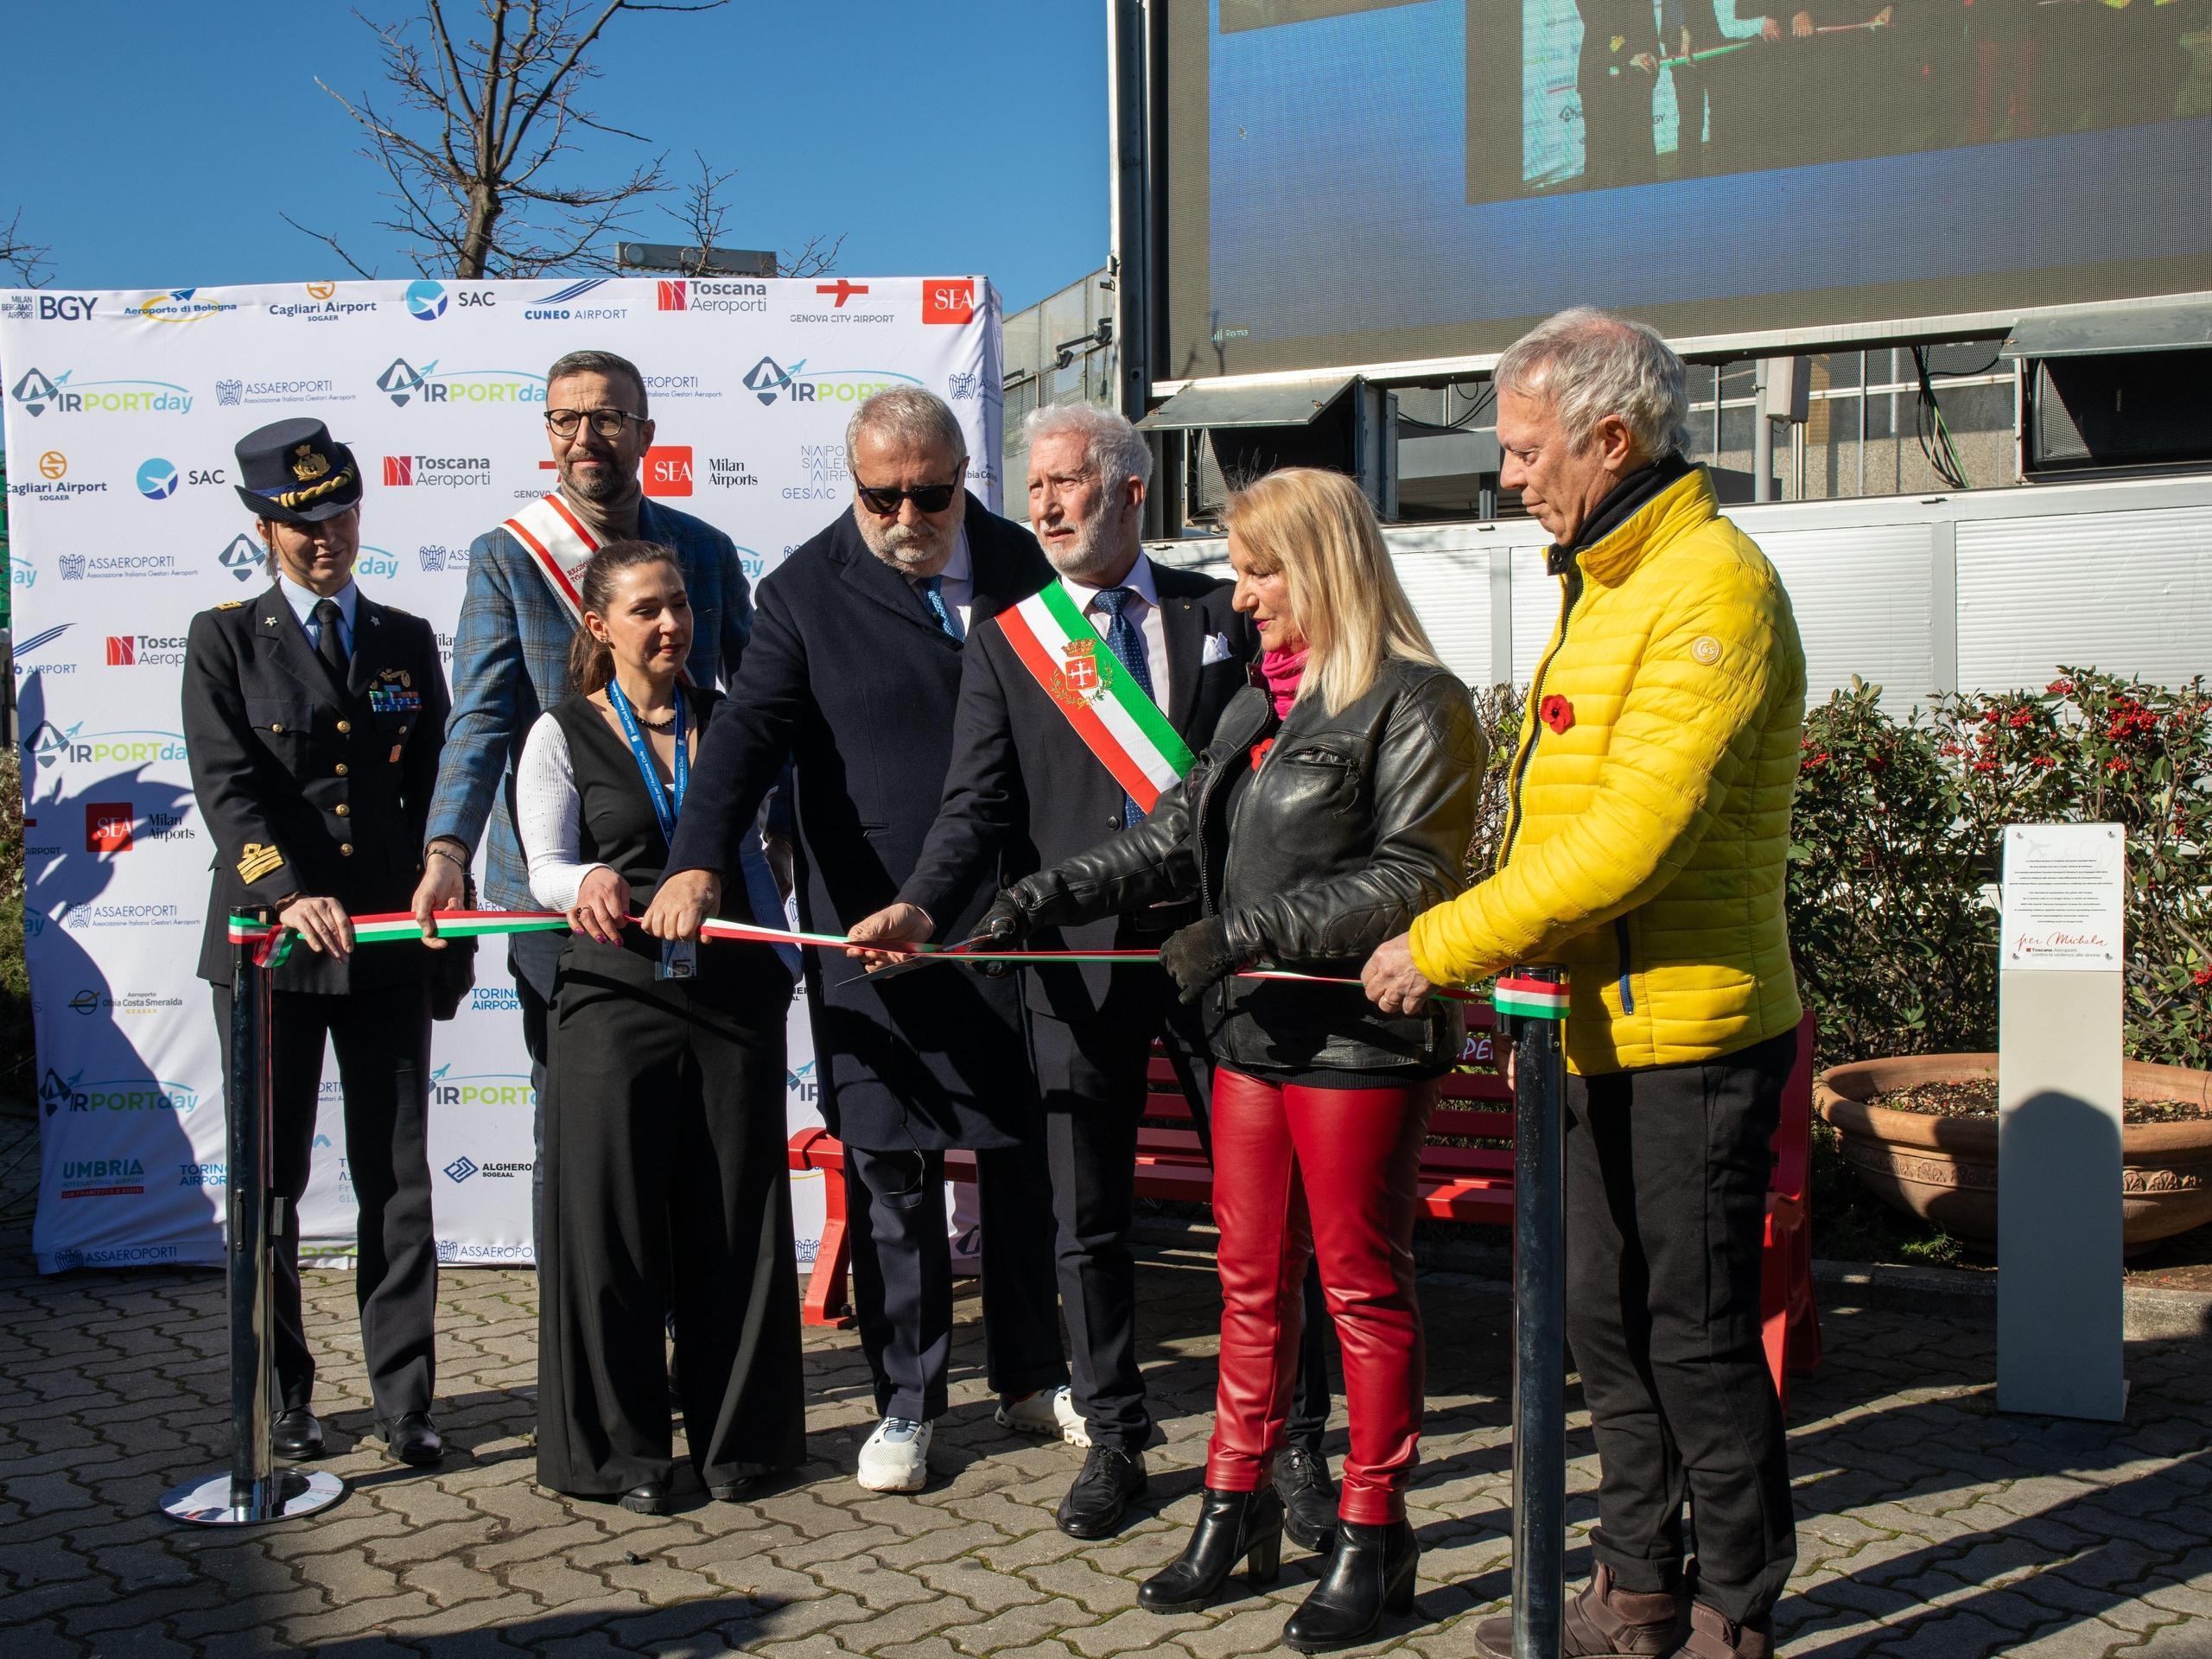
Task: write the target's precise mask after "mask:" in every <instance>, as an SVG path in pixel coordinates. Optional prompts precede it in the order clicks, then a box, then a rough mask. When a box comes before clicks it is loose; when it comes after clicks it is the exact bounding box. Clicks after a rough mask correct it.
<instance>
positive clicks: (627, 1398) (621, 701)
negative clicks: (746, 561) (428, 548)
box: [515, 542, 805, 1515]
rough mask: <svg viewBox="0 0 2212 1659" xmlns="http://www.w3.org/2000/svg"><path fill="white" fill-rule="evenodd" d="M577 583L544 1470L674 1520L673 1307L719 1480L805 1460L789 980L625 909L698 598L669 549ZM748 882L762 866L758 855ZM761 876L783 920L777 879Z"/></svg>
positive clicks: (686, 1378)
mask: <svg viewBox="0 0 2212 1659" xmlns="http://www.w3.org/2000/svg"><path fill="white" fill-rule="evenodd" d="M577 588H578V592H579V595H580V598H581V601H582V612H583V628H582V631H581V632H578V634H577V635H576V640H575V647H574V649H573V651H572V652H571V655H570V659H569V678H570V681H571V682H572V683H573V684H574V686H575V690H574V691H573V692H572V693H571V694H570V695H569V696H568V697H566V698H564V699H563V701H562V702H561V703H560V704H559V705H558V706H557V707H556V708H555V709H552V710H551V712H550V713H548V714H545V715H541V716H540V717H539V719H538V721H537V724H536V726H534V727H533V728H531V734H530V739H529V741H528V743H527V744H526V745H525V746H524V750H523V758H522V764H521V765H520V766H519V767H518V768H517V771H516V778H515V792H516V798H517V799H516V808H517V810H516V820H517V824H518V828H519V829H520V832H521V840H522V843H523V849H524V853H525V854H526V855H528V857H529V861H530V884H531V892H532V893H535V894H536V895H537V900H538V902H539V903H540V904H543V905H544V906H548V907H549V908H552V909H556V910H562V911H565V912H567V913H568V918H569V928H570V930H571V932H570V938H569V945H568V949H567V950H565V951H564V952H563V955H562V958H561V969H560V976H559V978H558V980H557V982H556V995H555V997H554V1004H553V1016H552V1027H551V1031H550V1039H549V1048H550V1052H549V1055H548V1061H547V1066H546V1104H545V1160H546V1164H547V1168H546V1171H545V1216H544V1236H543V1237H542V1238H541V1239H539V1241H538V1264H539V1269H540V1279H539V1307H540V1311H539V1315H538V1359H537V1412H538V1428H537V1478H538V1481H539V1483H540V1484H543V1485H544V1486H547V1487H550V1488H551V1489H552V1490H554V1491H561V1492H568V1493H571V1494H573V1495H575V1496H577V1497H592V1498H600V1499H618V1498H619V1499H620V1502H621V1503H622V1505H623V1507H624V1508H626V1509H629V1510H637V1511H639V1513H641V1514H647V1515H657V1514H661V1513H664V1512H665V1511H666V1510H668V1509H669V1508H670V1507H671V1503H672V1502H673V1499H674V1497H675V1491H676V1477H677V1465H676V1462H675V1459H674V1458H673V1456H672V1446H671V1428H670V1422H669V1399H668V1387H669V1384H668V1376H669V1372H668V1369H667V1368H666V1366H665V1365H664V1360H663V1354H662V1345H661V1332H662V1325H663V1318H664V1313H667V1312H670V1311H672V1313H673V1316H674V1317H673V1325H674V1328H675V1333H676V1352H677V1360H678V1362H679V1363H678V1365H677V1368H676V1370H677V1376H679V1378H680V1383H679V1392H680V1402H681V1405H682V1408H683V1426H684V1432H685V1435H686V1437H687V1439H688V1440H690V1452H691V1457H690V1462H691V1465H692V1467H693V1468H694V1469H695V1470H696V1472H697V1475H698V1478H699V1481H700V1484H702V1485H703V1486H705V1487H706V1488H707V1490H708V1491H710V1492H712V1493H713V1495H714V1496H715V1497H718V1498H724V1499H730V1500H735V1499H738V1498H739V1497H741V1496H743V1495H744V1488H745V1486H746V1484H747V1482H749V1481H751V1480H753V1479H754V1478H757V1477H759V1476H760V1475H763V1474H766V1473H768V1472H770V1471H775V1470H780V1469H787V1468H790V1467H791V1466H792V1465H796V1464H798V1462H799V1461H800V1460H801V1459H803V1458H804V1455H805V1453H804V1438H803V1437H804V1426H805V1424H804V1419H805V1411H804V1397H803V1395H802V1392H801V1390H802V1387H803V1379H802V1376H801V1372H800V1363H799V1339H798V1279H797V1268H796V1267H795V1265H794V1262H793V1257H792V1253H791V1198H790V1194H789V1191H788V1189H787V1187H786V1186H785V1175H784V1020H785V1014H786V1012H787V1011H788V1009H789V1007H790V1005H791V969H789V967H788V966H787V965H786V964H785V962H784V961H783V960H782V959H781V958H779V955H778V953H777V952H776V951H775V950H772V948H770V947H769V946H767V945H765V944H741V943H718V944H712V945H709V946H705V947H703V948H702V946H700V945H699V944H680V943H670V944H662V943H661V942H660V941H658V940H656V939H652V938H648V937H647V936H646V935H645V933H643V932H642V931H639V930H638V929H637V928H634V927H632V926H630V925H628V918H630V917H631V916H632V915H635V914H636V913H638V912H640V911H642V910H643V909H644V908H645V904H646V901H647V900H648V899H650V898H651V896H652V891H653V888H654V887H655V886H656V885H657V884H658V882H659V880H660V877H661V872H662V868H663V867H664V865H665V863H666V861H667V859H668V843H669V842H670V840H671V838H672V837H673V836H674V835H675V833H676V822H677V815H678V814H680V813H681V812H682V811H683V796H684V789H685V785H686V784H687V783H688V782H689V779H690V764H691V760H692V757H693V755H694V754H695V753H696V747H697V741H698V736H699V732H700V728H702V727H703V726H704V725H705V723H706V721H707V719H708V717H709V712H710V710H711V709H712V708H713V706H714V704H715V702H717V701H718V700H719V694H717V693H715V692H713V691H709V690H702V689H701V688H699V687H697V686H695V685H691V684H690V683H688V682H686V681H685V679H684V677H683V660H684V658H685V657H686V656H688V655H689V654H690V648H691V612H690V605H689V603H688V601H686V599H685V596H684V591H683V576H682V575H681V573H680V572H679V571H678V570H677V567H676V562H675V560H674V558H673V556H671V554H670V553H669V551H668V550H667V549H665V548H661V547H656V546H654V545H652V543H645V542H615V543H610V544H609V545H607V546H606V547H603V548H601V550H599V551H598V552H597V553H595V554H594V555H593V556H592V558H591V561H590V563H588V564H587V565H586V566H585V567H584V569H583V571H582V575H581V576H580V577H579V579H578V582H577ZM747 874H748V877H753V876H756V875H757V876H759V877H760V878H763V879H765V874H766V873H765V868H761V867H760V861H759V859H758V856H757V854H756V855H755V856H754V858H753V860H752V861H751V866H750V868H748V871H747ZM760 887H761V881H760V880H757V879H754V880H748V881H747V896H748V898H749V899H751V902H752V904H753V907H754V909H755V911H756V912H760V913H761V914H762V917H763V919H766V920H769V921H770V922H773V921H775V920H777V919H779V917H780V912H779V910H778V909H777V908H776V907H775V894H774V888H773V886H772V884H770V885H768V886H767V887H766V891H765V892H763V891H761V890H760ZM761 906H767V908H766V911H765V912H761Z"/></svg>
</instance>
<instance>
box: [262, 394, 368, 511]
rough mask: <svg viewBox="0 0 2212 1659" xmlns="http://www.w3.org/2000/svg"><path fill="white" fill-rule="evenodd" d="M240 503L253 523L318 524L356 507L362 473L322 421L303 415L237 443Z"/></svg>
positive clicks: (348, 450)
mask: <svg viewBox="0 0 2212 1659" xmlns="http://www.w3.org/2000/svg"><path fill="white" fill-rule="evenodd" d="M237 454H238V478H239V480H240V481H239V482H238V485H237V486H236V487H237V489H238V499H239V500H241V501H243V502H245V504H246V505H247V506H249V507H251V509H252V510H253V515H254V517H255V518H272V519H275V520H276V521H277V522H278V523H280V524H321V523H322V522H323V521H324V520H325V519H329V518H337V517H338V516H339V515H340V513H344V512H350V511H352V510H353V508H354V507H355V506H357V505H359V503H360V499H361V469H360V467H359V466H358V465H356V464H355V462H354V460H353V451H352V450H351V449H348V448H346V446H345V445H344V444H342V443H340V442H338V440H337V439H335V438H334V437H332V436H331V435H330V429H329V428H328V427H327V426H325V425H324V424H323V423H321V421H317V420H311V419H308V417H306V416H298V417H296V418H294V419H292V420H289V421H277V422H275V423H271V424H270V425H268V426H264V427H262V428H260V429H257V430H255V431H252V432H249V433H247V434H246V435H245V436H244V437H242V438H240V439H239V440H238V450H237Z"/></svg>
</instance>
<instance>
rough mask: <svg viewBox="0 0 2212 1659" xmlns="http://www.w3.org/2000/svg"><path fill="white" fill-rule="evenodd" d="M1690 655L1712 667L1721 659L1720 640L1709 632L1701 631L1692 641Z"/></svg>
mask: <svg viewBox="0 0 2212 1659" xmlns="http://www.w3.org/2000/svg"><path fill="white" fill-rule="evenodd" d="M1690 655H1691V656H1693V657H1694V658H1697V659H1698V661H1700V663H1703V664H1705V665H1706V666H1707V668H1711V667H1712V666H1713V664H1715V663H1717V662H1719V660H1720V642H1719V640H1718V639H1714V638H1713V636H1712V635H1711V634H1709V633H1701V634H1700V635H1698V637H1697V638H1696V639H1693V640H1692V641H1691V642H1690Z"/></svg>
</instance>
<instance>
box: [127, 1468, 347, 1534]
mask: <svg viewBox="0 0 2212 1659" xmlns="http://www.w3.org/2000/svg"><path fill="white" fill-rule="evenodd" d="M279 1479H280V1483H281V1484H280V1486H279V1489H278V1490H279V1491H280V1493H281V1497H280V1500H279V1502H278V1503H277V1507H276V1508H274V1509H270V1510H257V1509H252V1508H242V1507H239V1506H238V1505H235V1504H233V1503H232V1502H231V1474H230V1471H229V1470H227V1469H226V1470H225V1471H223V1472H222V1473H220V1474H219V1475H210V1476H208V1477H207V1478H206V1479H205V1480H195V1481H188V1482H187V1483H186V1484H184V1485H181V1486H176V1487H172V1488H171V1489H170V1490H169V1491H167V1492H164V1493H163V1494H162V1514H164V1515H166V1516H168V1517H169V1519H170V1520H172V1521H183V1522H188V1523H189V1524H191V1525H193V1526H195V1527H255V1526H259V1525H261V1524H263V1523H264V1522H270V1521H294V1520H297V1519H298V1518H299V1517H300V1516H303V1515H313V1514H315V1513H316V1512H317V1511H318V1510H327V1509H328V1508H329V1507H330V1506H331V1505H332V1504H333V1503H336V1502H337V1501H338V1500H339V1499H340V1498H341V1497H345V1496H346V1483H345V1482H344V1481H342V1480H340V1479H339V1478H338V1477H337V1476H335V1475H333V1474H328V1473H326V1472H325V1471H322V1470H321V1469H315V1470H307V1469H287V1470H284V1471H283V1472H282V1474H281V1476H280V1477H279Z"/></svg>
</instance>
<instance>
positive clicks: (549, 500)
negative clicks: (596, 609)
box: [499, 495, 599, 628]
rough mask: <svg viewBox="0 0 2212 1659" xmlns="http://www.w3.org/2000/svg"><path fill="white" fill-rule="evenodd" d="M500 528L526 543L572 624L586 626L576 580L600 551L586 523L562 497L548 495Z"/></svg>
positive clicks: (541, 497) (524, 548)
mask: <svg viewBox="0 0 2212 1659" xmlns="http://www.w3.org/2000/svg"><path fill="white" fill-rule="evenodd" d="M499 528H500V529H502V530H504V531H506V532H507V534H508V535H510V536H512V537H514V538H515V540H517V541H518V542H520V543H522V546H523V551H524V552H525V553H527V554H529V555H530V559H531V563H533V564H535V565H536V566H537V573H538V574H539V575H542V576H543V577H544V578H545V585H546V586H547V587H548V588H551V589H552V590H553V596H554V597H555V598H556V599H557V600H559V601H561V603H562V604H563V606H564V607H567V609H568V613H569V620H570V621H572V622H574V623H575V625H576V626H578V627H580V628H581V627H582V626H583V625H584V607H583V601H582V599H581V598H579V597H578V596H577V594H576V578H577V577H578V576H579V575H582V573H583V568H584V566H585V565H586V564H587V563H589V562H590V560H591V556H592V555H593V554H594V553H596V552H598V551H599V542H598V539H597V538H596V537H594V536H593V535H592V533H591V531H588V530H586V529H585V528H584V521H583V520H582V519H581V518H577V517H576V515H575V512H574V511H573V510H572V509H571V508H570V507H569V504H568V503H567V502H565V501H563V499H561V498H560V497H559V496H558V495H546V496H540V497H539V498H538V499H537V500H535V501H533V502H531V504H530V505H528V506H526V507H524V509H523V510H522V511H521V512H518V513H517V514H515V516H514V517H513V518H510V519H508V520H507V521H506V522H505V523H504V524H501V525H500V526H499Z"/></svg>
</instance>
